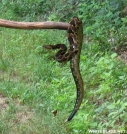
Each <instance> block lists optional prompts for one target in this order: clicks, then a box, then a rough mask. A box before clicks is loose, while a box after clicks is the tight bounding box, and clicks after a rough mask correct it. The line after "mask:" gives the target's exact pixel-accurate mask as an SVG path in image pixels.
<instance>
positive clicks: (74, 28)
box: [43, 17, 84, 122]
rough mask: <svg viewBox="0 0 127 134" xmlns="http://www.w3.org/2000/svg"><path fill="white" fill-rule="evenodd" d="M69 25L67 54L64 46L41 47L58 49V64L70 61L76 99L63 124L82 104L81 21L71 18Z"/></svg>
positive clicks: (56, 56)
mask: <svg viewBox="0 0 127 134" xmlns="http://www.w3.org/2000/svg"><path fill="white" fill-rule="evenodd" d="M69 24H70V26H69V27H68V41H69V44H70V49H69V51H68V52H67V53H66V51H67V47H66V45H65V44H56V45H44V46H43V47H44V48H45V49H59V51H58V52H57V53H56V55H55V58H56V60H57V61H58V62H61V63H65V62H67V61H70V68H71V72H72V75H73V78H74V81H75V84H76V89H77V97H76V102H75V106H74V109H73V111H72V112H71V114H70V116H69V117H68V119H66V121H65V122H67V121H70V120H71V119H72V118H73V117H74V115H75V114H76V112H77V111H78V109H79V107H80V105H81V103H82V100H83V94H84V87H83V80H82V77H81V74H80V68H79V62H80V53H81V48H82V42H83V26H82V21H81V20H79V19H78V18H77V17H73V18H72V19H71V21H70V22H69Z"/></svg>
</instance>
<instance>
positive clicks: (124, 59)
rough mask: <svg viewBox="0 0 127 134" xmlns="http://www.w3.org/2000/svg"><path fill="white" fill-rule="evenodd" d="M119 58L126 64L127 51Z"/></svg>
mask: <svg viewBox="0 0 127 134" xmlns="http://www.w3.org/2000/svg"><path fill="white" fill-rule="evenodd" d="M119 57H120V59H122V60H123V61H124V62H125V63H126V64H127V51H124V52H121V54H120V55H119Z"/></svg>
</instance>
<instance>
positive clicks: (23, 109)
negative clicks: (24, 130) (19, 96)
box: [0, 93, 33, 123]
mask: <svg viewBox="0 0 127 134" xmlns="http://www.w3.org/2000/svg"><path fill="white" fill-rule="evenodd" d="M8 103H9V99H8V98H7V97H5V96H4V95H3V94H2V93H0V112H1V113H4V112H5V111H6V110H7V109H8V108H9V105H8ZM14 105H15V107H16V109H17V112H16V113H15V119H14V122H13V123H17V122H20V123H26V122H27V121H28V120H30V119H31V118H32V117H33V112H30V111H29V108H28V107H27V106H23V105H21V104H20V102H19V101H18V100H14ZM2 115H3V116H4V114H2Z"/></svg>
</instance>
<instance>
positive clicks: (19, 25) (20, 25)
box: [0, 19, 70, 30]
mask: <svg viewBox="0 0 127 134" xmlns="http://www.w3.org/2000/svg"><path fill="white" fill-rule="evenodd" d="M69 25H70V24H69V23H64V22H54V21H45V22H17V21H9V20H4V19H0V27H7V28H15V29H59V30H67V29H68V27H69Z"/></svg>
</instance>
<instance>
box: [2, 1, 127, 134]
mask: <svg viewBox="0 0 127 134" xmlns="http://www.w3.org/2000/svg"><path fill="white" fill-rule="evenodd" d="M125 3H126V0H118V1H117V2H116V1H114V0H110V1H107V0H105V1H102V0H69V1H67V0H60V1H57V0H54V1H52V0H51V1H50V0H49V1H46V0H36V1H33V0H22V1H20V0H15V1H13V0H3V1H2V2H1V3H0V8H1V10H0V18H2V19H10V20H18V21H45V20H53V21H66V22H68V21H69V20H70V18H72V17H73V16H79V18H81V19H82V21H83V26H84V42H83V48H82V53H81V62H80V67H81V73H82V76H83V81H84V88H85V91H84V92H85V95H84V101H83V103H82V105H81V107H80V110H79V111H78V113H77V114H76V116H75V117H74V119H73V120H72V121H71V122H69V123H67V124H64V120H65V119H66V118H67V117H68V116H69V113H70V112H71V110H72V109H73V106H74V102H75V96H76V92H75V90H76V89H75V84H74V82H73V78H72V74H71V72H70V68H69V63H67V64H66V65H61V64H59V63H57V62H56V61H55V60H54V54H55V52H54V51H53V52H51V53H50V52H49V51H46V50H43V49H42V45H44V44H57V43H65V44H67V43H68V42H67V38H66V31H58V30H36V31H34V30H33V31H32V30H30V31H27V30H15V29H7V28H0V37H1V38H0V94H3V95H4V96H6V97H7V98H8V99H7V102H6V103H7V107H6V109H4V108H3V109H4V110H1V112H0V116H1V118H0V133H1V134H14V133H16V134H17V133H18V134H28V133H30V134H32V133H34V134H42V133H43V134H47V133H48V134H60V133H61V134H62V133H63V134H84V133H86V134H87V133H89V130H107V131H109V130H116V131H117V130H119V131H121V132H124V131H127V127H126V126H127V65H126V63H125V62H123V60H122V59H121V58H119V57H120V54H121V53H122V52H123V50H124V51H127V49H126V48H127V47H126V34H127V33H126V32H127V30H126V20H127V18H126V16H122V15H121V13H122V11H123V9H124V7H125V6H126V5H125ZM56 37H57V38H56ZM0 108H1V106H0ZM56 109H57V111H58V114H57V116H56V117H55V118H53V114H52V111H53V110H56Z"/></svg>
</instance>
